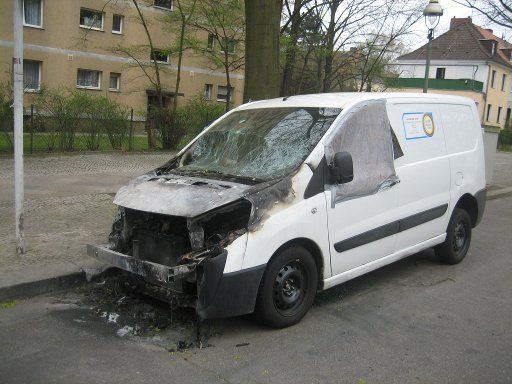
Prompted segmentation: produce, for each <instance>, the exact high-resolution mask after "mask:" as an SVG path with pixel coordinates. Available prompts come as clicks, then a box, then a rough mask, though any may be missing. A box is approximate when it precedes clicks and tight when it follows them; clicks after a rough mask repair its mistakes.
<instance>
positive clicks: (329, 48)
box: [322, 0, 341, 92]
mask: <svg viewBox="0 0 512 384" xmlns="http://www.w3.org/2000/svg"><path fill="white" fill-rule="evenodd" d="M340 3H341V0H334V1H333V2H332V3H331V9H330V20H329V26H328V27H327V44H326V47H325V50H326V54H325V64H324V81H323V87H322V92H329V91H330V90H331V85H332V63H333V61H334V42H335V39H336V36H335V35H336V12H337V11H338V7H339V6H340Z"/></svg>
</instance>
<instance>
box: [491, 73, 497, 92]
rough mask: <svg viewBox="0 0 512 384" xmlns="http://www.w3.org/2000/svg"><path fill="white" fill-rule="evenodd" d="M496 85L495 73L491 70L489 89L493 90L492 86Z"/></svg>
mask: <svg viewBox="0 0 512 384" xmlns="http://www.w3.org/2000/svg"><path fill="white" fill-rule="evenodd" d="M495 83H496V71H495V70H494V69H493V70H492V74H491V88H494V84H495Z"/></svg>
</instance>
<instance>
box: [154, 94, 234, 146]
mask: <svg viewBox="0 0 512 384" xmlns="http://www.w3.org/2000/svg"><path fill="white" fill-rule="evenodd" d="M224 108H225V107H224V105H221V104H217V103H212V102H211V101H207V100H204V99H203V97H202V96H195V97H193V98H192V99H190V100H189V101H188V102H187V104H186V105H184V106H182V107H179V108H178V109H177V110H176V115H175V116H174V119H172V110H171V109H170V108H162V109H159V108H153V109H152V111H151V112H150V114H149V115H148V122H149V125H150V127H151V128H153V129H154V130H155V131H156V132H158V135H159V138H160V141H161V143H162V147H163V148H165V149H175V148H178V147H182V146H183V145H184V143H187V142H188V141H190V140H191V139H193V138H194V137H195V136H196V135H197V134H199V132H201V131H202V130H203V129H204V128H205V127H207V126H208V125H209V124H211V123H212V122H213V121H214V120H216V119H217V118H219V117H220V116H222V114H223V113H224Z"/></svg>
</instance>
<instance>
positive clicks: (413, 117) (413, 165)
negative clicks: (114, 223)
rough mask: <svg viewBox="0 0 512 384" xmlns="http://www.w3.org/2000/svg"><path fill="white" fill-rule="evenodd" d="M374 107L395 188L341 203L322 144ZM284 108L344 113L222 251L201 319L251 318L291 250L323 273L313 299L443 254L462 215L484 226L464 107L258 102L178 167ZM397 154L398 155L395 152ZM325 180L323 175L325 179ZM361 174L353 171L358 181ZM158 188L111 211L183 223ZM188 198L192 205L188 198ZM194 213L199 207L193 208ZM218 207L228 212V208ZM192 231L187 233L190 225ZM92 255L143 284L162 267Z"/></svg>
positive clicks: (345, 100)
mask: <svg viewBox="0 0 512 384" xmlns="http://www.w3.org/2000/svg"><path fill="white" fill-rule="evenodd" d="M376 100H378V101H379V102H381V103H382V105H384V106H385V115H386V116H382V118H385V119H386V120H387V121H389V124H390V126H391V129H392V134H393V135H394V136H396V140H397V142H398V145H399V148H398V150H399V151H400V152H401V155H399V156H396V158H395V159H394V161H393V164H392V166H394V172H395V173H396V175H394V180H395V181H393V182H392V183H388V185H387V186H386V187H385V188H380V189H379V190H377V191H375V192H373V193H368V194H363V195H361V196H351V197H349V198H344V199H342V200H341V201H336V198H335V196H333V193H334V192H333V191H334V189H333V188H331V187H329V186H328V185H327V184H328V183H326V181H325V180H324V179H322V180H323V181H320V182H318V181H315V180H317V179H318V178H319V177H321V176H319V171H318V169H319V167H320V166H321V164H322V163H323V166H324V167H328V166H329V165H330V164H331V162H332V159H326V156H327V155H326V145H329V144H328V143H326V140H327V139H328V138H329V137H333V135H335V134H336V130H339V129H340V124H341V122H342V121H344V119H345V121H346V119H347V116H349V115H350V114H352V115H354V116H355V115H357V113H362V112H361V111H363V109H361V108H362V107H361V106H362V105H363V106H364V105H366V104H367V103H371V102H373V101H376ZM284 107H286V108H293V107H297V108H310V107H311V108H338V109H341V112H340V113H339V115H338V116H337V117H336V119H335V120H334V121H333V122H332V124H331V125H330V127H329V128H328V129H327V131H326V132H325V134H324V135H323V137H322V138H321V139H320V140H319V142H318V144H317V145H316V146H315V147H314V148H313V149H312V150H311V151H310V153H309V155H308V156H307V158H306V159H305V160H304V161H303V163H302V164H300V166H299V167H298V168H297V169H295V170H294V172H293V173H291V174H290V175H289V182H288V187H287V188H289V189H290V193H288V194H287V196H286V198H283V199H281V198H279V196H278V195H276V194H271V196H274V199H275V201H273V204H270V205H269V204H266V206H265V207H262V208H261V209H262V210H263V209H264V214H263V215H262V216H261V217H260V218H259V221H258V223H257V225H254V226H253V227H251V228H250V229H249V230H247V231H245V232H244V233H242V234H240V235H238V236H234V237H235V238H234V240H232V241H230V242H229V244H227V245H225V246H224V247H223V250H225V251H226V252H225V253H226V255H225V261H224V262H223V263H222V265H221V266H220V267H219V266H217V272H213V271H210V272H208V271H206V270H205V271H203V272H202V273H203V274H204V275H202V276H203V277H201V278H202V279H204V276H206V274H207V273H217V274H220V275H221V276H218V277H216V278H215V279H214V280H215V282H214V283H211V284H213V285H211V284H210V283H208V284H210V286H209V288H207V289H208V291H209V292H208V293H207V294H204V295H206V296H209V297H208V299H205V300H203V301H202V304H198V306H197V307H198V313H199V315H200V316H201V317H202V318H212V317H222V316H231V315H240V314H244V313H250V312H252V311H253V310H254V308H255V303H256V300H257V297H258V292H259V291H261V286H262V284H263V283H262V276H263V275H264V274H265V271H266V270H268V268H267V267H268V265H269V263H270V262H271V261H272V258H273V257H275V255H276V254H279V253H280V252H282V251H283V250H284V249H286V248H287V247H290V246H300V247H303V248H305V249H306V250H307V251H308V252H309V253H310V254H311V255H312V257H313V258H314V260H315V263H316V267H317V273H318V286H317V289H318V290H323V289H328V288H330V287H333V286H335V285H337V284H340V283H343V282H345V281H347V280H350V279H353V278H355V277H357V276H360V275H362V274H365V273H367V272H370V271H372V270H374V269H376V268H380V267H382V266H384V265H387V264H389V263H392V262H394V261H397V260H399V259H401V258H404V257H407V256H409V255H412V254H414V253H417V252H419V251H421V250H424V249H426V248H430V247H434V246H437V245H439V244H442V243H443V242H445V239H446V237H447V228H448V226H449V224H450V218H451V217H452V215H453V213H454V210H455V208H456V207H459V208H460V209H463V210H465V211H466V212H467V214H468V216H469V217H470V219H471V225H472V227H474V226H476V225H477V224H478V223H479V221H480V219H481V217H482V214H483V210H484V205H485V191H486V189H485V188H486V185H485V163H484V150H483V138H482V130H481V127H480V124H479V118H478V114H477V109H476V106H475V103H474V101H472V100H470V99H468V98H463V97H458V96H447V95H434V94H407V93H332V94H316V95H303V96H292V97H288V98H278V99H273V100H265V101H258V102H252V103H249V104H245V105H242V106H240V107H238V108H236V109H234V110H232V111H230V112H229V113H228V114H226V115H224V116H223V117H221V118H220V119H219V120H218V121H216V122H214V123H213V124H212V125H211V126H210V127H208V128H207V129H205V131H203V132H202V133H201V134H200V135H199V136H198V138H196V139H194V140H193V141H192V142H191V143H190V144H189V145H188V146H187V147H185V148H184V149H183V150H182V151H181V152H180V153H179V154H178V156H177V157H178V158H180V156H183V154H186V153H187V151H189V150H190V148H192V147H193V145H194V143H195V142H196V141H197V140H198V139H199V138H200V137H201V136H202V135H204V134H205V133H206V132H208V131H209V130H210V129H212V127H215V126H216V124H218V123H219V121H222V120H223V119H225V118H226V117H227V116H229V115H231V114H234V113H237V112H238V111H248V110H261V109H274V108H284ZM358 111H359V112H358ZM434 127H435V128H434ZM358 140H368V143H367V144H368V146H369V148H370V150H371V148H372V146H373V144H372V143H371V140H370V138H363V137H360V138H358ZM393 145H394V147H393V148H394V149H396V148H395V146H396V143H394V144H393ZM348 152H350V151H348ZM352 156H354V154H352ZM326 169H327V168H326ZM322 172H324V174H325V170H324V171H322ZM356 172H357V169H356V168H354V177H355V176H357V175H356ZM155 177H157V176H155ZM172 182H174V181H172ZM331 184H332V183H331ZM334 184H336V183H334ZM156 185H157V184H155V185H153V186H152V187H151V188H149V187H148V188H146V187H144V183H142V184H141V183H139V184H136V185H135V186H133V185H131V186H127V187H124V188H123V189H121V190H120V191H119V193H118V195H117V196H116V198H115V200H114V203H115V204H117V205H119V206H120V207H124V208H126V209H131V210H136V211H144V212H154V213H156V214H159V215H167V214H169V215H176V216H179V215H181V214H182V212H181V211H180V209H181V208H180V209H176V208H175V207H174V208H173V204H182V203H181V200H179V199H178V200H176V199H177V198H176V196H175V195H173V196H168V197H165V192H163V191H162V189H161V187H162V186H164V184H162V182H160V183H159V184H158V185H157V187H155V186H156ZM347 185H350V182H349V183H347ZM164 187H165V186H164ZM245 188H246V186H245V185H244V184H243V183H232V184H230V189H229V191H233V190H239V191H241V192H240V193H241V196H242V195H243V193H244V191H245ZM187 193H188V196H189V198H191V196H192V195H191V194H190V192H187ZM230 193H231V192H230ZM233 193H234V192H233ZM180 198H181V197H180ZM184 198H185V199H186V196H185V197H184ZM222 198H225V197H222ZM228 200H229V199H228ZM250 201H251V203H252V208H251V209H252V211H251V212H252V213H251V215H254V214H255V211H256V210H257V209H258V208H259V207H258V206H257V203H256V201H257V199H253V200H250ZM228 203H229V202H227V203H226V204H228ZM191 204H192V205H195V204H194V203H193V201H192V202H191ZM219 204H220V206H222V205H223V204H224V200H222V201H220V203H219ZM199 205H200V204H199ZM196 208H197V206H195V207H194V209H196ZM215 208H217V206H216V207H215ZM187 209H188V208H187ZM190 209H192V208H190ZM178 211H180V212H178ZM196 213H197V214H201V213H202V212H194V214H196ZM183 215H184V216H186V214H185V213H183ZM187 220H188V219H187ZM187 223H188V224H187V225H188V227H189V230H190V228H191V224H190V222H189V221H187ZM468 246H469V245H468ZM88 248H89V253H90V254H91V255H93V256H96V257H99V258H100V259H102V260H104V261H107V262H109V263H110V264H112V265H115V266H117V267H120V268H122V269H125V270H128V271H131V272H134V273H136V274H138V275H141V276H146V277H147V271H148V268H147V266H148V265H149V266H150V267H151V268H153V267H154V265H159V263H158V262H155V260H152V261H151V262H144V261H135V264H136V265H137V266H136V267H134V265H135V264H133V263H134V261H133V260H132V258H133V255H129V254H123V253H122V252H117V251H115V250H113V249H112V246H108V245H107V246H99V245H91V246H88ZM199 248H200V247H199ZM214 259H215V258H212V259H211V260H214ZM141 263H146V264H147V265H146V266H145V267H146V268H142V267H141ZM148 263H149V264H148ZM153 264H154V265H153ZM182 264H183V263H181V266H182V267H183V265H182ZM154 268H156V269H157V270H158V267H154ZM166 268H167V269H166V271H168V272H165V273H164V275H165V274H166V273H167V276H163V275H162V273H161V271H160V270H159V272H158V273H157V275H158V276H160V277H162V276H163V278H161V279H158V278H157V279H156V280H158V281H159V283H161V284H162V285H164V284H170V283H173V281H172V280H173V279H172V278H169V276H170V275H172V276H178V275H179V273H180V272H179V271H178V270H176V267H174V266H173V268H174V269H173V270H172V271H170V269H172V268H169V266H168V265H167V266H166ZM182 269H183V268H182ZM210 269H211V270H213V269H215V268H210ZM189 272H190V271H189ZM172 276H171V277H172ZM149 277H151V276H149ZM153 278H154V276H153ZM206 280H208V279H206ZM292 281H293V279H292ZM203 284H204V285H203V288H201V286H200V284H199V288H198V291H199V293H198V296H201V292H200V291H201V290H205V289H206V288H204V287H206V286H207V285H208V284H206V283H203ZM287 292H288V291H287ZM260 294H261V293H260ZM214 296H215V297H214ZM198 300H199V302H201V300H202V299H201V298H199V299H198ZM258 300H259V299H258ZM207 301H208V303H206V302H207ZM226 303H229V304H226ZM199 307H200V308H199ZM306 310H307V309H306ZM302 315H303V314H302ZM285 325H288V324H285Z"/></svg>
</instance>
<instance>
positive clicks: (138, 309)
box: [54, 275, 211, 352]
mask: <svg viewBox="0 0 512 384" xmlns="http://www.w3.org/2000/svg"><path fill="white" fill-rule="evenodd" d="M134 288H135V287H134V284H133V282H132V281H131V280H130V279H128V278H126V277H125V276H123V275H114V276H110V277H107V278H105V279H102V280H101V281H98V282H92V283H90V284H87V285H85V286H82V287H79V288H77V289H76V290H75V291H73V292H70V293H67V294H66V295H64V296H61V297H59V298H55V301H54V304H56V305H57V304H64V305H69V308H67V309H66V311H57V312H56V314H55V315H56V316H58V317H59V318H61V319H62V320H65V321H67V322H69V323H72V324H73V325H74V326H75V327H81V328H84V329H85V330H87V329H90V328H94V332H98V330H99V332H100V333H101V334H103V335H105V336H111V337H119V338H123V339H127V340H132V341H136V342H142V343H148V344H151V345H157V346H159V347H162V348H164V349H167V350H168V351H170V352H175V351H182V350H186V349H191V348H195V347H200V348H203V347H207V346H211V345H210V344H208V342H207V339H208V337H209V336H210V329H209V327H208V325H207V324H203V325H202V326H201V328H200V333H199V337H198V333H197V323H196V315H195V311H194V310H193V309H187V308H172V307H171V305H170V304H168V303H165V302H163V301H159V300H156V299H153V298H151V297H149V296H146V295H144V294H141V293H139V292H137V291H134ZM98 324H100V326H99V327H98Z"/></svg>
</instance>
